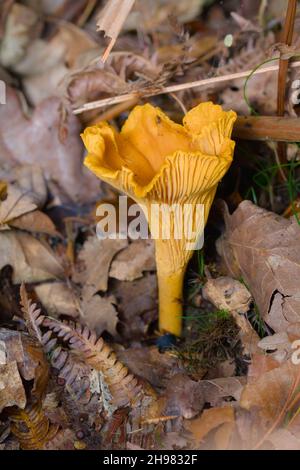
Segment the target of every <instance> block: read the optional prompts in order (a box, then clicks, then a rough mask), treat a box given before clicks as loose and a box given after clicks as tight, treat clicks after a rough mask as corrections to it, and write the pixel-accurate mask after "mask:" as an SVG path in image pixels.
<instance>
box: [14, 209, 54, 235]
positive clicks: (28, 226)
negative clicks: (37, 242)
mask: <svg viewBox="0 0 300 470" xmlns="http://www.w3.org/2000/svg"><path fill="white" fill-rule="evenodd" d="M9 226H10V227H13V228H17V229H19V230H25V231H27V232H35V233H45V234H47V235H50V236H52V237H59V236H60V234H59V233H58V232H57V230H56V228H55V225H54V223H53V222H52V220H51V219H50V217H48V216H47V215H46V214H44V212H41V211H33V212H30V213H28V214H24V215H21V216H20V217H17V218H16V219H14V220H12V221H11V222H10V223H9Z"/></svg>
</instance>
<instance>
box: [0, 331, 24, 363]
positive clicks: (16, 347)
mask: <svg viewBox="0 0 300 470" xmlns="http://www.w3.org/2000/svg"><path fill="white" fill-rule="evenodd" d="M0 342H1V343H2V345H3V348H2V351H3V352H4V353H5V354H4V359H5V360H4V361H0V362H1V364H6V363H8V362H13V361H16V362H17V363H18V365H19V364H22V363H23V362H24V351H23V345H22V340H21V333H19V332H18V331H12V330H8V329H6V328H1V329H0Z"/></svg>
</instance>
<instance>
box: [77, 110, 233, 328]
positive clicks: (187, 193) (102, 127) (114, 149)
mask: <svg viewBox="0 0 300 470" xmlns="http://www.w3.org/2000/svg"><path fill="white" fill-rule="evenodd" d="M235 120H236V113H235V112H233V111H228V112H225V111H223V110H222V108H221V106H218V105H214V104H213V103H211V102H209V103H201V104H199V105H198V106H196V107H195V108H193V109H191V110H190V111H189V112H188V113H187V114H186V116H185V117H184V119H183V125H179V124H176V123H175V122H173V121H171V120H170V119H169V118H168V117H167V116H166V115H165V114H164V113H163V112H162V111H161V109H159V108H155V107H153V106H151V105H150V104H146V105H144V106H137V107H136V108H134V110H133V111H132V112H131V113H130V115H129V117H128V119H127V121H126V123H125V124H124V126H123V128H122V130H121V132H120V133H119V132H117V131H116V130H115V129H114V128H113V127H111V126H110V125H109V124H107V123H106V122H103V123H100V124H99V125H96V126H93V127H88V128H87V129H86V130H85V131H84V133H83V135H82V138H83V141H84V144H85V146H86V148H87V150H88V155H87V157H86V159H85V165H86V166H87V167H88V168H89V169H90V170H91V171H92V172H94V173H95V174H96V175H97V176H98V178H100V179H101V180H103V181H106V182H107V183H109V184H111V185H112V186H114V187H115V188H117V189H119V190H121V191H123V192H124V193H126V194H128V195H129V196H130V197H131V198H133V199H134V200H135V201H136V202H137V203H138V204H140V205H141V206H142V208H143V209H144V211H145V213H146V214H147V218H148V223H149V227H150V231H151V232H152V234H153V233H154V232H155V233H156V235H155V237H154V238H155V247H156V263H157V276H158V286H159V328H160V331H162V332H169V333H172V334H174V335H177V336H179V335H180V334H181V328H182V286H183V279H184V274H185V270H186V267H187V264H188V261H189V259H190V257H191V255H192V253H193V250H194V248H195V246H196V247H197V246H199V245H198V244H197V240H199V237H201V236H202V234H203V230H204V226H205V223H206V221H207V217H208V213H209V210H210V207H211V204H212V201H213V199H214V196H215V193H216V189H217V185H218V183H219V181H220V180H221V178H222V177H223V176H224V174H225V173H226V171H227V170H228V168H229V166H230V164H231V162H232V157H233V151H234V145H235V144H234V142H233V141H232V140H231V138H230V137H231V132H232V127H233V124H234V121H235ZM153 205H156V206H157V205H162V206H164V207H175V208H176V210H174V211H170V214H169V215H170V216H169V219H168V220H169V222H168V223H167V227H166V222H165V219H164V221H163V223H162V225H163V231H164V233H167V232H168V230H169V237H166V236H162V233H161V231H159V230H158V225H159V222H162V217H163V215H162V212H163V211H158V212H157V211H155V212H153V211H151V207H153ZM184 207H185V208H188V210H187V212H184V211H182V212H181V213H180V211H178V209H180V208H184ZM199 207H202V208H203V212H202V217H198V215H199V213H201V212H198V208H199ZM153 213H154V214H156V215H153ZM183 213H184V214H185V215H186V214H188V216H187V217H185V218H186V219H187V220H185V222H184V224H183V225H184V226H185V227H184V229H183V230H182V229H181V230H179V229H178V227H179V226H180V224H181V225H182V214H183ZM150 214H151V215H150ZM179 214H180V216H179ZM197 214H198V215H197ZM186 225H190V227H193V229H192V231H191V232H192V233H193V234H194V239H193V241H192V243H190V242H191V239H190V238H189V237H188V235H187V233H186V230H185V228H186ZM166 228H167V229H168V230H166ZM175 232H176V234H175ZM157 233H159V234H160V235H157ZM195 234H196V235H197V236H196V237H195Z"/></svg>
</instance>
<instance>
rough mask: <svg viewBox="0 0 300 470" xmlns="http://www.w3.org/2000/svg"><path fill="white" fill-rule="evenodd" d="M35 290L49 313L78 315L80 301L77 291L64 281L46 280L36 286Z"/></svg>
mask: <svg viewBox="0 0 300 470" xmlns="http://www.w3.org/2000/svg"><path fill="white" fill-rule="evenodd" d="M35 292H36V294H37V296H38V298H39V299H40V301H41V303H42V304H43V306H44V308H45V309H46V310H47V312H48V314H49V315H51V316H53V317H55V318H57V317H58V316H59V315H67V316H69V317H75V318H76V317H77V316H78V315H79V312H78V308H79V302H78V303H77V301H76V300H77V298H76V296H75V293H74V292H73V291H72V290H71V289H70V288H69V287H68V286H67V285H66V284H65V283H63V282H45V283H43V284H39V285H37V286H35Z"/></svg>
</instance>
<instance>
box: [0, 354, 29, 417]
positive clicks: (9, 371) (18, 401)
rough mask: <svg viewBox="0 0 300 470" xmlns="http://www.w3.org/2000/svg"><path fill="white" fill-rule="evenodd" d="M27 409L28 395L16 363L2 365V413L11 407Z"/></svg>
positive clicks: (0, 367)
mask: <svg viewBox="0 0 300 470" xmlns="http://www.w3.org/2000/svg"><path fill="white" fill-rule="evenodd" d="M15 405H16V406H18V407H19V408H25V405H26V395H25V390H24V387H23V383H22V380H21V377H20V374H19V371H18V366H17V363H16V361H13V362H9V363H8V364H4V365H1V364H0V412H1V411H2V410H3V409H4V408H6V407H9V406H15Z"/></svg>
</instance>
